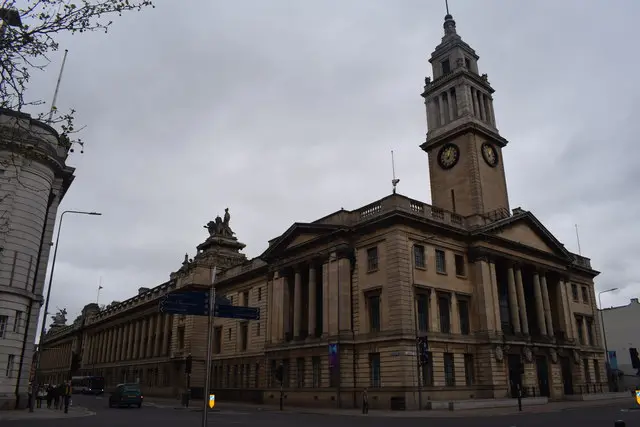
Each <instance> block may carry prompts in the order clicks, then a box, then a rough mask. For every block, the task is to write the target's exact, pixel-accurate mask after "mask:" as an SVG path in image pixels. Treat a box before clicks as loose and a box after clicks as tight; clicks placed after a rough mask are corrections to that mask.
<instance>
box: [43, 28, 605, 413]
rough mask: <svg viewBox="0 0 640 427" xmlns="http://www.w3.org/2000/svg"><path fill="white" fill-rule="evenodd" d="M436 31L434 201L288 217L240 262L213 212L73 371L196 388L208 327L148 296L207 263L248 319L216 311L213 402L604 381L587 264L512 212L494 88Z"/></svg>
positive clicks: (322, 402) (431, 98) (430, 393)
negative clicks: (580, 293) (172, 264)
mask: <svg viewBox="0 0 640 427" xmlns="http://www.w3.org/2000/svg"><path fill="white" fill-rule="evenodd" d="M444 26H445V36H444V38H443V41H442V43H441V44H440V45H439V46H438V47H437V48H436V51H435V52H434V54H433V56H432V59H431V62H432V64H433V69H434V77H435V79H434V80H433V81H431V79H427V81H426V86H425V92H424V93H423V96H424V98H425V102H426V105H427V121H428V124H429V133H428V134H427V141H426V142H425V143H424V144H423V145H422V148H423V149H424V150H425V151H427V153H428V155H429V162H430V171H431V180H432V185H431V188H432V199H433V201H434V205H433V206H431V205H428V204H425V203H423V202H420V201H418V200H415V199H411V198H408V197H405V196H402V195H399V194H392V195H390V196H388V197H385V198H383V199H381V200H378V201H375V202H373V203H371V204H369V205H367V206H364V207H361V208H359V209H355V210H352V211H348V210H340V211H338V212H335V213H333V214H331V215H328V216H326V217H323V218H321V219H318V220H316V221H314V222H312V223H295V224H293V225H292V226H291V227H290V228H289V229H288V230H287V231H285V232H284V233H283V234H282V235H280V236H279V237H277V238H275V239H273V240H271V241H270V242H269V246H268V248H267V249H266V251H265V252H264V253H263V254H262V255H260V256H259V257H258V258H255V259H252V260H247V259H246V258H245V257H244V255H242V253H241V250H242V249H243V248H244V245H243V244H242V243H240V242H238V240H237V238H236V237H235V236H234V233H233V232H232V231H231V229H230V228H229V217H228V216H227V217H226V218H225V220H224V222H223V221H222V220H221V219H220V218H217V219H216V221H212V222H210V223H209V224H208V226H207V227H208V228H209V237H208V238H207V239H206V240H205V241H204V242H203V243H202V244H200V245H199V246H198V247H197V254H196V255H195V256H194V258H193V259H189V257H188V256H187V257H185V260H184V262H183V264H182V266H181V268H180V269H179V270H178V271H176V272H174V273H172V274H171V275H170V280H169V281H168V282H167V283H165V284H162V285H161V286H159V287H156V288H153V289H145V290H143V291H142V292H141V293H140V294H139V295H136V296H135V297H133V298H131V299H129V300H127V301H124V302H121V303H114V304H112V305H111V306H110V307H108V308H107V309H105V310H103V311H101V312H100V313H97V314H96V315H94V316H93V317H91V318H90V319H89V320H88V321H87V323H86V326H85V328H84V330H83V339H82V343H83V345H82V370H83V371H84V372H86V373H93V374H99V375H103V376H104V377H105V378H106V381H107V384H108V385H110V386H113V385H115V384H117V383H118V382H121V381H125V380H127V381H131V380H137V381H140V382H141V383H142V384H143V387H145V394H148V395H153V394H156V395H167V396H176V395H178V393H179V392H180V391H182V390H184V389H185V388H186V387H187V383H189V385H190V387H191V389H192V391H193V394H194V395H196V396H197V395H202V394H203V386H204V383H205V377H206V374H205V358H206V344H207V341H206V333H207V319H206V318H204V317H197V316H180V315H173V316H171V315H164V314H160V313H158V301H159V299H160V298H161V297H162V296H163V295H165V294H166V293H168V292H172V291H173V290H176V289H189V288H190V289H198V288H199V289H202V288H205V287H207V286H208V284H209V283H210V282H211V279H212V278H211V276H212V270H213V268H214V267H218V268H219V269H221V272H220V273H219V274H218V275H217V277H216V280H215V288H216V292H217V295H220V296H225V297H227V299H229V300H231V302H232V303H233V304H234V305H240V306H252V307H259V308H260V311H261V317H260V320H258V321H237V320H229V319H218V318H216V319H215V322H214V333H213V336H214V338H213V343H212V345H213V366H212V369H211V373H210V374H211V378H212V383H211V390H213V391H215V393H216V394H217V396H218V398H219V399H222V400H229V399H241V400H251V401H260V402H267V403H275V402H277V400H278V399H279V396H280V392H281V391H282V392H283V393H284V394H285V396H286V400H287V404H289V405H291V404H297V405H318V406H338V407H353V406H357V405H358V404H359V400H360V394H361V392H362V390H363V389H364V388H368V390H369V391H368V393H369V401H370V405H371V407H374V408H375V407H382V408H388V407H390V406H391V405H392V401H403V402H404V405H405V407H407V408H416V407H417V406H418V405H419V404H420V403H421V404H422V406H425V407H426V406H428V404H429V402H434V401H447V400H466V399H491V398H505V397H509V396H515V395H516V394H517V393H518V390H520V391H521V392H522V393H524V394H525V395H527V396H532V395H536V396H538V395H544V396H548V397H550V398H554V399H562V398H563V397H565V396H566V395H570V394H574V393H579V392H580V391H581V390H582V389H583V388H582V386H584V385H585V384H589V385H592V384H593V385H596V384H599V383H604V382H606V378H605V376H604V362H603V357H604V354H603V346H602V340H601V332H600V327H599V325H598V323H597V322H595V321H594V316H595V314H596V305H595V298H594V283H593V279H594V278H595V277H596V276H597V275H598V272H597V271H595V270H594V269H593V268H592V267H591V262H590V260H589V259H588V258H584V257H582V256H579V255H576V254H573V253H571V252H569V251H568V250H567V249H566V248H565V247H564V245H562V244H561V243H560V242H559V241H558V240H557V239H556V238H554V237H553V235H552V234H551V233H550V232H549V231H548V230H547V229H546V228H545V227H544V226H543V225H542V224H541V223H540V222H539V221H538V220H537V219H536V217H535V216H534V215H533V214H532V213H531V212H529V211H525V210H523V209H521V208H516V209H513V210H511V209H510V208H509V202H508V195H507V190H506V179H505V176H504V169H503V166H502V161H503V159H502V148H504V147H506V145H507V141H506V140H505V139H504V138H502V137H501V136H500V135H499V133H498V131H497V128H496V126H495V116H494V112H493V107H492V103H491V100H492V99H491V93H492V92H493V89H491V88H490V86H489V84H488V81H487V80H488V79H487V78H486V76H480V75H479V74H478V68H477V60H478V56H477V55H476V54H475V52H474V51H473V50H472V49H471V48H470V47H469V46H468V45H467V44H466V43H464V42H463V41H462V40H461V39H460V37H459V36H458V35H457V33H456V28H455V22H453V18H452V17H450V16H447V17H446V18H445V25H444ZM452 64H455V65H456V66H457V68H454V67H453V66H452ZM575 289H586V295H587V298H586V299H576V296H575ZM425 336H426V337H427V338H428V342H429V348H428V349H429V358H428V362H427V363H424V364H422V365H419V363H418V358H417V355H416V340H417V338H419V337H425ZM47 345H48V344H47ZM189 355H191V356H192V358H193V371H192V374H191V376H190V377H187V376H186V375H185V373H184V367H185V360H186V358H187V357H188V356H189ZM278 366H282V367H283V373H284V375H283V380H282V383H279V382H278V381H277V380H276V378H275V372H276V370H277V369H278ZM61 369H67V368H66V367H62V368H61Z"/></svg>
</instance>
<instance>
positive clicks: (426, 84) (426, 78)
mask: <svg viewBox="0 0 640 427" xmlns="http://www.w3.org/2000/svg"><path fill="white" fill-rule="evenodd" d="M430 84H431V77H428V76H427V77H425V78H424V85H425V86H429V85H430Z"/></svg>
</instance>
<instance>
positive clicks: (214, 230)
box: [204, 208, 235, 237]
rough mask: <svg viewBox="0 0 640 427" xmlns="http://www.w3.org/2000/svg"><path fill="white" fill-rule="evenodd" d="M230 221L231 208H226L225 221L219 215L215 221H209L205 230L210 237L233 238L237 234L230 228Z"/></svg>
mask: <svg viewBox="0 0 640 427" xmlns="http://www.w3.org/2000/svg"><path fill="white" fill-rule="evenodd" d="M230 220H231V215H230V214H229V208H226V209H225V210H224V220H223V219H222V218H220V215H218V216H217V217H216V219H215V220H214V221H209V222H208V223H207V225H205V226H204V228H206V229H207V230H208V231H209V236H210V237H233V235H234V234H235V233H234V232H233V230H231V227H230V226H229V221H230Z"/></svg>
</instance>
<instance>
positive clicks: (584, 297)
mask: <svg viewBox="0 0 640 427" xmlns="http://www.w3.org/2000/svg"><path fill="white" fill-rule="evenodd" d="M582 302H583V303H585V304H589V289H587V287H586V286H583V287H582Z"/></svg>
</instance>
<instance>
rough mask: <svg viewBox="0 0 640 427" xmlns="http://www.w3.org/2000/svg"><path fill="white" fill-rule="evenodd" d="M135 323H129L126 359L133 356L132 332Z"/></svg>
mask: <svg viewBox="0 0 640 427" xmlns="http://www.w3.org/2000/svg"><path fill="white" fill-rule="evenodd" d="M135 326H136V325H135V323H133V322H132V323H129V326H128V328H129V333H128V334H127V360H131V359H132V358H133V332H134V329H135Z"/></svg>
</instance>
